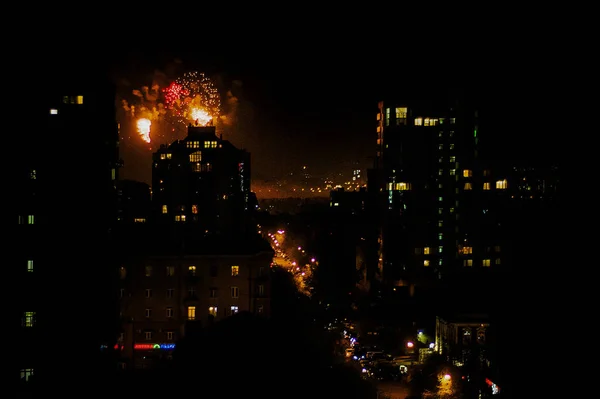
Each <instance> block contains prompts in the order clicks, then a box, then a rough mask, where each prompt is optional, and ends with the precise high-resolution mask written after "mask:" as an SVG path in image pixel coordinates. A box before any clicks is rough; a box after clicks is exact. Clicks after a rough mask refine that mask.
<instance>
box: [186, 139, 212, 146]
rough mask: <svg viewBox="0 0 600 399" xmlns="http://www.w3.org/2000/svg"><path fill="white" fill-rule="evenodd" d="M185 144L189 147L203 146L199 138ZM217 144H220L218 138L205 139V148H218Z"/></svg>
mask: <svg viewBox="0 0 600 399" xmlns="http://www.w3.org/2000/svg"><path fill="white" fill-rule="evenodd" d="M185 146H186V147H187V148H201V147H200V141H197V140H190V141H188V142H186V143H185ZM217 146H218V143H217V141H216V140H205V141H204V148H217Z"/></svg>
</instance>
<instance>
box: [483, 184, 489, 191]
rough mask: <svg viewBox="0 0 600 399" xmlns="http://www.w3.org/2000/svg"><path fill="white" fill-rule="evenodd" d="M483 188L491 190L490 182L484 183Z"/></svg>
mask: <svg viewBox="0 0 600 399" xmlns="http://www.w3.org/2000/svg"><path fill="white" fill-rule="evenodd" d="M483 189H484V190H489V189H490V183H489V182H485V183H483Z"/></svg>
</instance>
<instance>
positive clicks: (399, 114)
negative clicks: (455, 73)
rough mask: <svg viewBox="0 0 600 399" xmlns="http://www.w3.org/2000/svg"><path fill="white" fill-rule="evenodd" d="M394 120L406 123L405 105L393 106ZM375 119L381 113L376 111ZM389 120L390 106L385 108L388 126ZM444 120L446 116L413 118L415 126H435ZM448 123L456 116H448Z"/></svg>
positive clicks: (379, 118)
mask: <svg viewBox="0 0 600 399" xmlns="http://www.w3.org/2000/svg"><path fill="white" fill-rule="evenodd" d="M394 116H395V120H396V125H403V124H406V120H407V119H408V108H407V107H396V108H395V115H394ZM377 120H378V121H379V120H381V113H377ZM390 120H391V108H386V109H385V125H386V126H389V125H390ZM445 121H446V118H423V117H417V118H415V120H414V123H415V126H437V125H438V124H440V125H442V124H444V122H445ZM449 121H450V124H455V123H456V118H449Z"/></svg>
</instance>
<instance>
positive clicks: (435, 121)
mask: <svg viewBox="0 0 600 399" xmlns="http://www.w3.org/2000/svg"><path fill="white" fill-rule="evenodd" d="M448 119H449V121H450V124H451V125H454V124H455V123H456V118H448ZM445 121H446V118H422V117H417V118H415V126H437V125H443V124H444V123H445Z"/></svg>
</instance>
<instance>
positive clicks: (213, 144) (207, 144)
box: [204, 141, 217, 148]
mask: <svg viewBox="0 0 600 399" xmlns="http://www.w3.org/2000/svg"><path fill="white" fill-rule="evenodd" d="M204 148H217V142H216V141H205V142H204Z"/></svg>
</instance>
